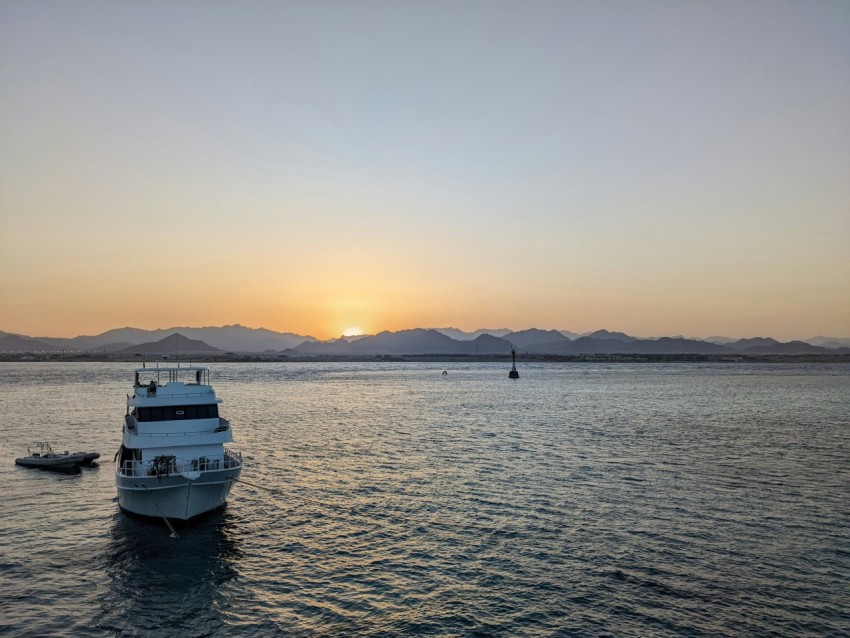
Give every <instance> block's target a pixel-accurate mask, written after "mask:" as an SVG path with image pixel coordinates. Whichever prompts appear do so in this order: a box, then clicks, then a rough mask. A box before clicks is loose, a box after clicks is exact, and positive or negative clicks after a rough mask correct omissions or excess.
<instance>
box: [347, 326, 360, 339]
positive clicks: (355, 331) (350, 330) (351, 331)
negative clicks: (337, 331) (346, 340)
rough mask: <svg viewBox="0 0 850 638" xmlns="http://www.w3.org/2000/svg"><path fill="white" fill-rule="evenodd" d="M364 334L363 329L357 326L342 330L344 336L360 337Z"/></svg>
mask: <svg viewBox="0 0 850 638" xmlns="http://www.w3.org/2000/svg"><path fill="white" fill-rule="evenodd" d="M362 334H363V331H362V330H361V329H360V328H358V327H357V326H349V327H348V328H346V329H345V330H343V331H342V336H343V337H359V336H360V335H362Z"/></svg>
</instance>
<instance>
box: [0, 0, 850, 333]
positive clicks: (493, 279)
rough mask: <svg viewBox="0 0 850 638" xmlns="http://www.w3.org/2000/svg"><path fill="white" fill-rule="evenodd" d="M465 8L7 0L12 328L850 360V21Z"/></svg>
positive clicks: (4, 164)
mask: <svg viewBox="0 0 850 638" xmlns="http://www.w3.org/2000/svg"><path fill="white" fill-rule="evenodd" d="M248 4H251V3H248ZM765 7H768V8H769V11H764V9H765ZM446 11H448V9H445V8H439V7H437V8H433V9H427V10H426V8H425V7H423V6H404V7H400V6H396V5H393V4H381V3H375V4H370V5H368V6H366V7H364V6H359V7H357V8H354V7H349V6H346V5H331V6H324V7H323V6H312V5H307V6H305V5H303V3H285V2H284V3H277V4H273V5H267V4H256V5H254V6H253V10H251V11H249V10H246V9H245V8H244V5H241V4H234V5H222V6H218V5H217V6H210V5H208V4H204V3H193V2H187V3H180V5H179V6H169V5H160V4H154V5H144V6H140V5H138V4H137V3H121V2H117V3H110V4H109V5H103V4H102V3H88V2H80V3H72V4H48V3H31V2H19V1H12V2H5V3H3V4H2V5H0V59H2V60H3V64H2V65H0V83H2V85H3V86H4V96H3V100H2V103H0V330H2V331H6V332H18V333H23V334H28V335H31V336H76V335H78V334H95V333H99V332H102V331H104V330H107V329H109V328H114V327H122V326H128V325H129V326H135V327H141V328H160V327H170V326H177V325H191V326H201V325H223V324H230V323H241V324H243V325H248V326H252V327H261V326H262V327H266V328H270V329H274V330H279V331H291V332H297V333H300V334H311V335H313V336H315V337H318V338H327V337H333V336H338V335H340V334H341V333H342V332H343V331H345V330H346V329H348V328H351V327H359V328H360V329H362V330H363V331H365V332H369V333H371V332H377V331H380V330H384V329H389V330H396V329H403V328H412V327H446V326H454V327H458V328H462V329H466V330H473V329H476V328H480V327H490V328H502V327H507V328H512V329H523V328H528V327H532V326H534V327H539V328H555V329H566V330H573V331H576V332H583V331H590V330H595V329H598V328H603V327H604V328H608V329H611V330H622V331H624V332H628V333H631V334H635V335H638V336H653V335H656V336H658V335H676V334H684V335H687V336H702V337H705V336H710V335H728V336H733V337H741V336H754V335H770V336H773V337H775V338H779V339H791V338H805V337H811V336H815V335H819V334H821V335H828V336H848V335H850V248H848V246H850V76H848V74H847V73H846V70H847V68H850V40H848V38H847V37H846V33H847V28H848V27H850V5H847V4H846V3H797V4H792V5H787V6H785V5H783V6H775V5H773V4H769V5H762V4H760V3H758V2H755V3H746V4H745V5H741V6H737V5H736V6H735V7H734V8H733V7H731V6H729V7H726V6H724V5H723V4H722V3H721V4H716V5H715V4H713V3H709V4H705V5H699V4H686V5H668V4H659V3H653V2H647V3H641V2H637V3H630V4H628V5H624V6H620V5H617V6H614V5H612V6H608V5H594V4H591V5H588V4H585V3H580V4H572V3H555V4H548V3H547V4H544V3H541V4H540V5H539V6H537V7H536V8H535V10H534V11H527V10H526V9H525V8H523V7H520V6H519V5H517V6H513V5H510V4H505V5H499V7H496V8H494V7H491V6H488V7H487V9H486V10H485V9H484V7H482V6H481V5H478V4H476V3H468V4H462V5H461V6H457V7H454V8H453V9H452V10H451V12H450V14H449V13H446ZM730 12H731V13H730ZM199 16H203V18H204V19H203V20H199V19H198V17H199ZM732 18H734V19H732ZM756 25H757V27H758V28H755V26H756ZM718 42H722V43H723V46H722V47H718V44H717V43H718Z"/></svg>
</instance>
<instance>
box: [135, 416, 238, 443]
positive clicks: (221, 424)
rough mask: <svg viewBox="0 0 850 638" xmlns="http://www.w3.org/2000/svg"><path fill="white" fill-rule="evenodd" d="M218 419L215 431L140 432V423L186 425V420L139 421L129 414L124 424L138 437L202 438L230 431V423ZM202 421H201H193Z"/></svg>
mask: <svg viewBox="0 0 850 638" xmlns="http://www.w3.org/2000/svg"><path fill="white" fill-rule="evenodd" d="M213 418H217V419H218V426H216V428H215V429H214V430H195V431H193V432H139V423H145V424H147V423H185V422H186V420H185V419H174V420H173V421H141V422H140V421H139V420H138V419H137V418H136V417H135V415H133V414H128V415H126V416H125V417H124V423H125V425H126V426H127V429H128V430H129V431H130V432H132V433H133V434H135V435H136V436H164V437H170V436H201V435H204V434H217V433H219V432H226V431H227V430H229V429H230V421H228V420H227V419H224V418H222V417H213ZM193 420H200V419H193ZM206 420H207V421H211V420H212V419H206Z"/></svg>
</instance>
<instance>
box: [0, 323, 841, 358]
mask: <svg viewBox="0 0 850 638" xmlns="http://www.w3.org/2000/svg"><path fill="white" fill-rule="evenodd" d="M447 333H448V334H447ZM492 333H496V334H492ZM713 339H714V340H713V341H712V340H701V339H689V338H684V337H660V338H651V339H647V338H639V337H634V336H631V335H628V334H626V333H623V332H616V331H609V330H605V329H601V330H597V331H595V332H591V333H588V334H585V335H577V334H576V333H571V332H567V334H565V331H558V330H541V329H537V328H529V329H526V330H518V331H515V332H512V331H510V330H508V329H506V328H502V329H497V330H492V331H488V330H487V329H479V330H475V331H471V332H465V331H462V330H458V329H456V328H443V329H426V328H415V329H410V330H400V331H396V332H391V331H384V332H381V333H378V334H376V335H358V336H353V337H340V338H338V339H331V340H328V341H317V340H316V339H315V338H313V337H311V336H305V335H297V334H293V333H279V332H274V331H272V330H267V329H265V328H248V327H245V326H240V325H228V326H222V327H211V326H208V327H203V328H188V327H187V328H169V329H156V330H143V329H139V328H118V329H114V330H108V331H106V332H104V333H102V334H100V335H95V336H80V337H75V338H73V339H57V338H51V337H39V338H37V339H33V338H31V337H27V336H25V335H15V334H10V333H6V332H2V331H0V352H6V353H14V352H17V353H21V352H62V351H67V352H86V351H88V352H96V353H118V354H125V355H129V354H174V353H176V352H182V353H186V354H191V353H200V354H203V353H205V354H214V353H216V352H221V353H228V352H229V353H245V354H250V353H264V354H288V355H297V356H372V355H394V356H400V355H430V354H435V355H498V354H506V353H509V352H510V350H511V348H512V347H513V348H516V349H517V351H518V352H520V353H521V354H523V353H527V354H536V355H542V354H553V355H571V354H576V355H584V354H630V355H636V354H647V355H649V354H674V355H675V354H749V355H764V354H789V355H805V354H808V355H811V354H828V353H841V354H846V353H850V338H838V337H817V338H815V339H813V340H812V341H816V343H810V342H808V343H807V342H804V341H791V342H787V343H780V342H778V341H777V340H776V339H773V338H771V337H752V338H746V339H737V340H728V339H725V338H723V342H722V343H718V342H717V341H719V340H720V339H718V338H716V337H715V338H713Z"/></svg>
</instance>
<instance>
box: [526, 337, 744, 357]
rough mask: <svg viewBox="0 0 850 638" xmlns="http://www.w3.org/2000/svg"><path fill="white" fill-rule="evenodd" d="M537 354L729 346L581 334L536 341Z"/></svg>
mask: <svg viewBox="0 0 850 638" xmlns="http://www.w3.org/2000/svg"><path fill="white" fill-rule="evenodd" d="M528 352H531V353H535V354H722V353H728V352H730V350H729V349H728V348H725V347H724V346H720V345H717V344H715V343H708V342H707V341H698V340H695V339H672V338H670V337H662V338H660V339H640V340H637V339H634V340H632V341H622V340H621V339H619V338H618V339H600V338H592V337H581V338H580V339H576V340H575V341H566V342H563V343H552V344H550V343H544V344H537V345H534V346H531V347H529V348H528Z"/></svg>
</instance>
